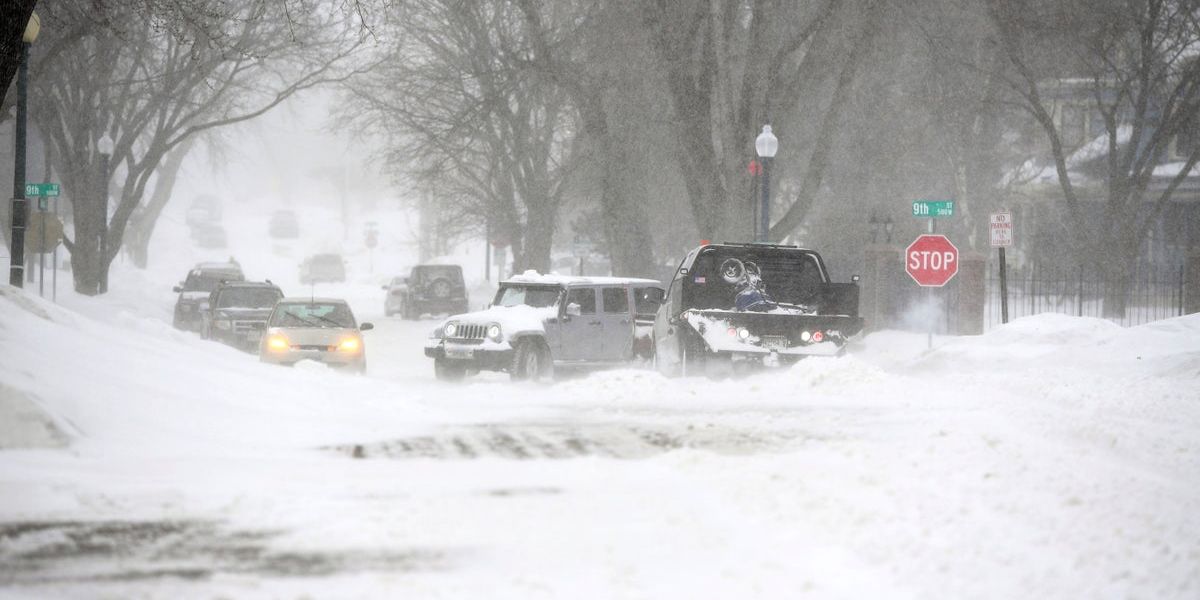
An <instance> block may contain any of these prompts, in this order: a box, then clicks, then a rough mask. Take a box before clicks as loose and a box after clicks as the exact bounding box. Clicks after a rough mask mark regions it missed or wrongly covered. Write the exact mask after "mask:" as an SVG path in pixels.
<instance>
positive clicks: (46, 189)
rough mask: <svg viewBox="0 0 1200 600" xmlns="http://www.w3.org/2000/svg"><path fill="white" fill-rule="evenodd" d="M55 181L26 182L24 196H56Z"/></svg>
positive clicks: (56, 186) (56, 187) (56, 185)
mask: <svg viewBox="0 0 1200 600" xmlns="http://www.w3.org/2000/svg"><path fill="white" fill-rule="evenodd" d="M57 195H58V184H57V183H27V184H25V197H26V198H36V197H39V196H57Z"/></svg>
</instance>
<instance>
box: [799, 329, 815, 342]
mask: <svg viewBox="0 0 1200 600" xmlns="http://www.w3.org/2000/svg"><path fill="white" fill-rule="evenodd" d="M811 339H812V334H811V333H809V332H807V331H801V332H800V341H802V342H807V341H808V340H811Z"/></svg>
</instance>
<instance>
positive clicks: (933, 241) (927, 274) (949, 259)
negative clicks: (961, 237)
mask: <svg viewBox="0 0 1200 600" xmlns="http://www.w3.org/2000/svg"><path fill="white" fill-rule="evenodd" d="M904 270H905V271H908V274H909V276H911V277H912V278H913V281H916V282H917V285H920V286H922V287H942V286H943V285H946V282H947V281H950V280H951V279H953V278H954V274H955V273H957V272H958V248H955V247H954V244H951V243H950V240H949V239H947V238H946V236H944V235H932V234H929V235H923V236H921V237H919V238H917V239H916V240H915V241H914V242H913V243H911V244H909V245H908V249H907V250H905V251H904Z"/></svg>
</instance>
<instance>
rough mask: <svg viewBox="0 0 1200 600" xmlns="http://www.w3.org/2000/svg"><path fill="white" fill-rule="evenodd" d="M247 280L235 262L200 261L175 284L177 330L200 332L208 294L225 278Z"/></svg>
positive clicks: (174, 321)
mask: <svg viewBox="0 0 1200 600" xmlns="http://www.w3.org/2000/svg"><path fill="white" fill-rule="evenodd" d="M244 279H246V277H245V275H243V274H242V268H241V267H240V266H238V264H237V263H234V262H228V263H200V264H198V265H196V266H195V267H192V270H191V271H188V275H187V279H185V280H184V281H183V282H181V283H180V284H179V285H177V286H175V288H174V290H175V292H176V293H177V294H179V297H178V298H177V299H176V300H175V318H174V319H173V321H172V322H173V324H174V325H175V328H176V329H185V330H189V331H200V327H201V325H202V324H203V315H202V314H201V313H203V311H205V310H208V297H209V295H210V294H212V292H213V290H215V289H217V286H219V285H221V284H222V283H224V282H226V281H242V280H244Z"/></svg>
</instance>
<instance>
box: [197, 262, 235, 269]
mask: <svg viewBox="0 0 1200 600" xmlns="http://www.w3.org/2000/svg"><path fill="white" fill-rule="evenodd" d="M192 270H193V271H200V270H204V271H241V270H242V267H241V265H239V264H237V263H231V262H202V263H199V264H197V265H196V266H195V267H192Z"/></svg>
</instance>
